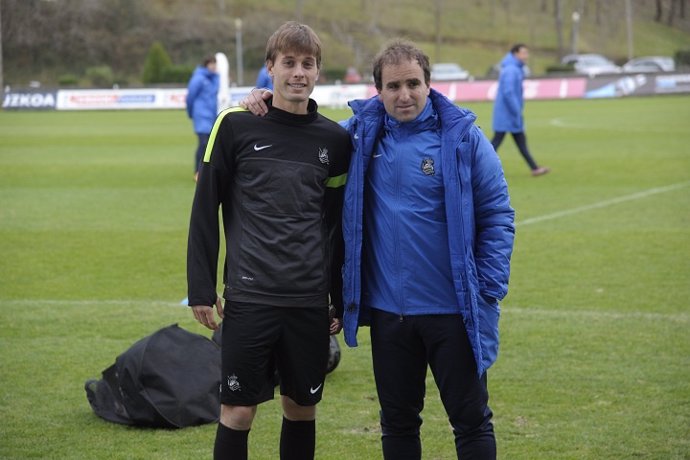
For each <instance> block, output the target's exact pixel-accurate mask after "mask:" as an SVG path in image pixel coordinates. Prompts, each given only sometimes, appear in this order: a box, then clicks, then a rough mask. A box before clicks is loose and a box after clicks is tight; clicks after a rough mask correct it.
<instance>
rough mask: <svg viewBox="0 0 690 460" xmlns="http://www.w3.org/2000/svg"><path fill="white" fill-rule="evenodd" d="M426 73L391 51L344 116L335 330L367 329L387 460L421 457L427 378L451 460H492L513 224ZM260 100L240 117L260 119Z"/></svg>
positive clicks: (453, 109)
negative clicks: (451, 438)
mask: <svg viewBox="0 0 690 460" xmlns="http://www.w3.org/2000/svg"><path fill="white" fill-rule="evenodd" d="M430 74H431V72H430V65H429V58H428V57H427V56H426V55H425V54H424V53H423V52H422V51H421V50H419V49H418V48H417V47H416V46H415V45H414V44H412V43H410V42H406V41H400V40H398V41H393V42H391V43H390V44H389V45H388V46H387V47H386V48H385V49H384V50H383V51H382V52H381V53H380V54H379V55H378V56H377V57H376V59H375V61H374V82H375V85H376V89H377V91H378V93H379V94H378V96H374V97H372V98H371V99H368V100H363V101H352V102H351V103H350V107H351V108H352V111H353V112H354V116H353V117H352V118H350V119H349V120H347V121H346V122H345V123H344V124H345V125H346V127H347V129H348V131H349V132H350V137H351V139H352V142H353V147H354V151H353V153H352V160H351V163H350V169H349V172H348V177H347V182H346V184H345V204H344V208H343V236H344V240H345V263H344V266H343V283H344V286H343V303H344V306H345V312H344V317H343V320H344V329H343V330H344V331H345V341H346V343H347V344H348V345H349V346H353V347H354V346H357V329H358V326H360V325H369V326H371V327H370V332H371V347H372V360H373V364H374V377H375V380H376V389H377V392H378V397H379V403H380V406H381V433H382V435H381V441H382V448H383V456H384V458H385V459H386V460H404V459H415V460H417V459H420V458H421V457H422V446H421V441H420V437H419V432H420V426H421V424H422V418H421V412H422V409H423V407H424V394H425V380H426V370H427V366H429V367H430V368H431V371H432V373H433V375H434V379H435V381H436V384H437V386H438V388H439V392H440V394H441V399H442V401H443V405H444V407H445V409H446V412H447V414H448V418H449V420H450V423H451V426H452V428H453V433H454V435H455V445H456V450H457V455H458V458H462V459H493V458H495V457H496V440H495V437H494V432H493V425H492V423H491V417H492V412H491V410H490V409H489V406H488V399H489V395H488V391H487V381H486V371H487V369H488V368H489V367H490V366H491V365H492V364H493V362H494V361H495V360H496V355H497V352H498V317H499V307H498V301H499V300H501V299H502V298H503V297H505V295H506V293H507V288H508V277H509V272H510V256H511V254H512V250H513V240H514V236H515V226H514V217H515V213H514V211H513V209H512V208H511V206H510V198H509V196H508V186H507V184H506V181H505V177H504V174H503V169H502V167H501V163H500V160H499V158H498V155H496V152H495V151H494V149H493V147H492V146H491V144H490V143H489V141H488V140H487V139H486V137H485V136H484V134H483V133H482V132H481V130H480V129H479V128H478V127H477V126H476V125H475V124H474V120H475V118H476V117H475V115H474V114H473V113H472V112H470V111H468V110H464V109H461V108H459V107H457V106H455V105H454V104H453V103H452V102H450V101H449V100H448V99H447V98H446V97H444V96H443V95H441V94H440V93H438V92H436V91H434V90H432V89H431V88H430V86H429V82H430ZM261 95H262V93H261V92H260V91H254V92H252V95H251V96H249V97H248V98H246V99H245V100H243V101H242V103H241V104H242V105H244V106H246V107H247V108H249V109H250V110H251V111H252V112H253V113H255V114H259V115H261V114H264V113H265V105H263V103H262V100H261ZM263 97H264V98H265V97H266V95H265V94H264V95H263Z"/></svg>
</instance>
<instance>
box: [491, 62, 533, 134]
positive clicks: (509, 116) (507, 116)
mask: <svg viewBox="0 0 690 460" xmlns="http://www.w3.org/2000/svg"><path fill="white" fill-rule="evenodd" d="M524 65H525V64H524V63H523V62H522V61H521V60H519V59H518V58H516V57H515V56H513V54H512V53H508V54H507V55H506V56H505V57H504V58H503V60H502V61H501V73H500V74H499V77H498V91H497V92H496V102H495V104H494V114H493V115H494V116H493V129H494V131H500V132H508V133H521V132H523V131H524V130H525V127H524V125H523V121H522V109H523V107H524V100H523V98H522V81H523V79H524V73H523V67H524Z"/></svg>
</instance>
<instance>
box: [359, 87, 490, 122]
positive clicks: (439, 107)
mask: <svg viewBox="0 0 690 460" xmlns="http://www.w3.org/2000/svg"><path fill="white" fill-rule="evenodd" d="M429 99H430V100H431V104H432V106H433V108H434V110H435V111H436V113H437V114H438V118H439V119H440V120H441V124H442V125H443V126H445V127H449V126H452V125H455V124H460V125H461V127H465V126H469V125H471V124H472V123H473V122H474V121H475V120H476V118H477V117H476V115H475V114H474V113H472V112H471V111H470V110H467V109H464V108H461V107H458V106H457V105H455V104H453V103H452V102H451V101H450V100H448V98H446V97H445V96H444V95H443V94H441V93H439V92H438V91H436V90H435V89H433V88H431V91H430V93H429ZM349 105H350V108H351V109H352V112H353V113H354V114H355V116H356V117H358V118H359V117H361V118H365V119H371V118H370V117H373V118H374V119H378V118H379V117H383V116H385V114H386V109H385V108H384V106H383V102H381V100H380V99H379V97H378V96H373V97H371V98H369V99H358V100H354V101H350V102H349ZM428 109H429V107H428V103H427V107H426V108H425V109H424V111H423V112H422V114H420V117H424V114H425V113H427V114H430V113H431V112H427V110H428ZM427 116H430V115H427ZM420 117H418V118H420ZM408 123H415V120H413V121H410V122H408Z"/></svg>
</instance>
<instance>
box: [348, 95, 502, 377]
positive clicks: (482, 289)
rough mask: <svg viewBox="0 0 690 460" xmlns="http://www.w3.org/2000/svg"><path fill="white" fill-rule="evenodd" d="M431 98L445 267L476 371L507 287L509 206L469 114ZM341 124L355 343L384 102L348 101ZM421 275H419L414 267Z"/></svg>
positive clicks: (493, 352)
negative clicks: (369, 178)
mask: <svg viewBox="0 0 690 460" xmlns="http://www.w3.org/2000/svg"><path fill="white" fill-rule="evenodd" d="M430 98H431V101H432V104H433V106H434V109H435V110H436V112H437V113H438V115H439V118H440V120H441V149H442V155H443V161H442V162H441V167H442V168H443V171H442V172H443V180H444V190H445V203H446V217H447V222H448V240H449V248H448V251H449V252H450V260H451V270H452V277H453V283H454V286H455V292H456V296H457V299H458V304H459V305H460V308H461V313H462V316H463V320H464V324H465V329H466V331H467V335H468V337H469V341H470V344H471V345H472V350H473V352H474V356H475V360H476V363H477V372H478V374H479V375H480V376H481V375H482V374H483V373H484V372H485V371H486V369H488V368H489V367H490V366H491V364H493V362H494V361H495V360H496V356H497V353H498V317H499V307H498V300H500V299H502V298H503V297H505V295H506V293H507V290H508V278H509V273H510V256H511V254H512V249H513V240H514V236H515V226H514V223H513V222H514V217H515V212H514V211H513V209H512V208H511V206H510V199H509V196H508V186H507V183H506V181H505V177H504V175H503V169H502V167H501V163H500V160H499V158H498V155H496V153H495V152H494V150H493V148H492V147H491V144H490V143H489V141H488V140H487V139H486V137H485V136H484V134H483V133H482V132H481V131H480V130H479V128H478V127H477V126H476V125H474V120H475V116H474V114H472V113H471V112H469V111H467V110H464V109H460V108H458V107H457V106H455V105H454V104H453V103H451V102H450V101H449V100H448V99H447V98H445V97H444V96H443V95H441V94H440V93H438V92H436V91H434V90H433V89H432V90H431V94H430ZM350 107H351V108H352V110H353V112H354V116H353V117H352V118H350V119H349V120H348V121H347V122H346V123H345V125H346V127H347V128H348V130H349V131H350V135H351V138H352V140H353V144H354V151H353V154H352V161H351V163H350V170H349V173H348V179H347V184H346V186H345V204H344V209H343V236H344V239H345V263H344V266H343V282H344V287H343V296H344V299H343V300H344V305H345V313H344V317H343V320H344V334H345V342H346V343H347V344H348V345H349V346H353V347H354V346H357V329H358V326H360V325H366V324H368V323H369V311H368V309H367V308H366V307H365V306H362V305H361V298H362V295H361V294H362V280H361V276H362V263H361V262H362V225H363V222H362V221H363V211H364V207H363V196H364V184H365V177H366V170H367V167H368V165H369V161H370V159H371V156H372V154H373V152H374V150H375V149H376V145H377V139H378V138H379V136H380V135H381V133H382V128H383V123H384V118H385V109H384V107H383V104H382V103H381V102H380V100H379V99H378V97H376V96H375V97H373V98H371V99H368V100H364V101H353V102H351V103H350ZM418 275H420V274H418Z"/></svg>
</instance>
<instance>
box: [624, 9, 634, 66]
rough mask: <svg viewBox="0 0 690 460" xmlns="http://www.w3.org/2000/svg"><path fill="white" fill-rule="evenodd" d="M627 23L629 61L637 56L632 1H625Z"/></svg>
mask: <svg viewBox="0 0 690 460" xmlns="http://www.w3.org/2000/svg"><path fill="white" fill-rule="evenodd" d="M625 22H626V24H627V29H628V61H629V60H630V59H632V58H633V57H634V55H635V52H634V50H633V14H632V4H631V2H630V0H625Z"/></svg>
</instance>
